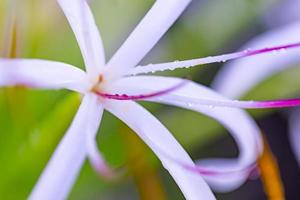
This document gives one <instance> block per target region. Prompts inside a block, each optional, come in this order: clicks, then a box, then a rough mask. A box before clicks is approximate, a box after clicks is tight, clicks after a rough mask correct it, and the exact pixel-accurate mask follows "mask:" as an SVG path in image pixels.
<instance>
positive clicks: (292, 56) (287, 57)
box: [213, 22, 300, 98]
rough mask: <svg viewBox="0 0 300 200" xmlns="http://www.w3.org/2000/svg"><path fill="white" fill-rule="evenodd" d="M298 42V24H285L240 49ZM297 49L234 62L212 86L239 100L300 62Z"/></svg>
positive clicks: (299, 34)
mask: <svg viewBox="0 0 300 200" xmlns="http://www.w3.org/2000/svg"><path fill="white" fill-rule="evenodd" d="M299 41H300V23H299V22H297V23H294V24H290V25H286V26H283V27H280V28H277V29H275V30H272V31H269V32H266V33H264V34H262V35H260V36H258V37H255V38H253V39H252V40H250V41H249V42H248V43H247V44H246V45H245V46H244V47H243V48H242V49H245V48H261V47H264V46H274V45H283V44H287V43H293V42H299ZM299 55H300V49H299V48H295V49H290V50H289V51H286V52H285V53H278V54H277V53H275V54H262V55H257V56H254V57H251V58H245V59H242V60H236V61H233V62H230V63H228V64H227V65H225V66H224V67H223V68H222V69H221V70H220V72H219V73H218V75H217V76H216V78H215V80H214V84H213V87H214V88H215V89H216V90H217V91H219V92H220V93H222V94H224V95H226V96H228V97H231V98H238V97H241V96H243V95H244V94H246V93H247V92H248V91H249V90H251V88H252V87H254V86H255V85H256V84H258V83H259V82H261V81H262V80H264V79H265V78H267V77H270V76H272V75H273V74H275V73H278V72H280V71H282V70H285V69H287V68H288V67H292V66H293V65H295V64H296V63H300V56H299Z"/></svg>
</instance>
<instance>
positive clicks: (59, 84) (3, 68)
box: [0, 58, 88, 92]
mask: <svg viewBox="0 0 300 200" xmlns="http://www.w3.org/2000/svg"><path fill="white" fill-rule="evenodd" d="M14 85H24V86H28V87H33V88H47V89H61V88H66V89H70V90H74V91H78V92H85V91H86V90H87V89H88V81H87V77H86V74H85V73H84V72H83V71H82V70H80V69H79V68H76V67H73V66H71V65H68V64H64V63H60V62H54V61H47V60H37V59H3V58H0V86H14Z"/></svg>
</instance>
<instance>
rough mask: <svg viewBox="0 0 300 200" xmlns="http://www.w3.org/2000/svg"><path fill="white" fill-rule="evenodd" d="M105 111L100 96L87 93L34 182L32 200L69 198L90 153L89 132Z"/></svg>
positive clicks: (90, 132) (95, 131) (91, 132)
mask: <svg viewBox="0 0 300 200" xmlns="http://www.w3.org/2000/svg"><path fill="white" fill-rule="evenodd" d="M102 113H103V108H102V106H101V105H100V104H99V102H98V99H97V97H96V96H93V95H86V96H85V97H84V99H83V101H82V103H81V105H80V108H79V110H78V112H77V114H76V116H75V119H74V121H73V122H72V125H71V127H70V128H69V130H68V131H67V133H66V134H65V136H64V137H63V139H62V141H61V142H60V143H59V145H58V147H57V148H56V150H55V152H54V154H53V155H52V157H51V159H50V161H49V163H48V164H47V166H46V168H45V170H44V171H43V173H42V175H41V176H40V178H39V180H38V182H37V184H36V185H35V187H34V189H33V191H32V193H31V195H30V197H29V199H30V200H40V199H43V200H52V199H66V197H67V195H68V193H69V192H70V190H71V188H72V186H73V184H74V182H75V180H76V177H77V176H78V174H79V172H80V169H81V166H82V164H83V162H84V160H85V158H86V156H87V147H86V135H87V134H93V135H95V134H96V133H97V130H98V127H99V124H100V120H101V116H102ZM58 120H59V119H58Z"/></svg>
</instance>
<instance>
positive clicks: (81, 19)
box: [58, 0, 105, 76]
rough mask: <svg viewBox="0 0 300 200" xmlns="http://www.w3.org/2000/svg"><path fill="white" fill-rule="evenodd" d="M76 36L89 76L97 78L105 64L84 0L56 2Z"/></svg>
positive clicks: (92, 19)
mask: <svg viewBox="0 0 300 200" xmlns="http://www.w3.org/2000/svg"><path fill="white" fill-rule="evenodd" d="M58 3H59V5H60V7H61V8H62V10H63V12H64V14H65V15H66V17H67V19H68V21H69V23H70V26H71V28H72V30H73V32H74V34H75V36H76V39H77V42H78V45H79V47H80V49H81V53H82V56H83V59H84V62H85V65H86V68H87V72H88V74H89V75H91V76H98V73H99V72H100V70H101V68H102V67H104V64H105V55H104V49H103V44H102V40H101V37H100V34H99V30H98V28H97V26H96V24H95V20H94V17H93V14H92V12H91V10H90V8H89V5H88V3H87V2H86V0H58Z"/></svg>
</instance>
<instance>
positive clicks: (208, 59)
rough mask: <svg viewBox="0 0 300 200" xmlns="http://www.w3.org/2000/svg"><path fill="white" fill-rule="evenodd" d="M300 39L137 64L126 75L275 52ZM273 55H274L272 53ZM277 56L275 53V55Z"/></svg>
mask: <svg viewBox="0 0 300 200" xmlns="http://www.w3.org/2000/svg"><path fill="white" fill-rule="evenodd" d="M299 41H300V39H299V40H298V41H297V42H296V43H288V44H283V45H279V46H272V47H267V48H262V49H255V50H252V49H248V50H244V51H240V52H235V53H229V54H223V55H219V56H209V57H206V58H197V59H192V60H184V61H174V62H169V63H159V64H149V65H146V66H137V67H136V68H133V69H131V70H129V71H128V72H127V75H137V74H147V73H154V72H158V71H165V70H174V69H179V68H189V67H194V66H197V65H204V64H210V63H216V62H226V61H229V60H234V59H238V58H244V57H251V56H256V55H260V54H266V53H273V54H274V53H276V52H280V51H285V50H287V49H294V48H298V50H299V49H300V48H299V47H300V42H299ZM273 56H274V55H273ZM276 56H277V55H276Z"/></svg>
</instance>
